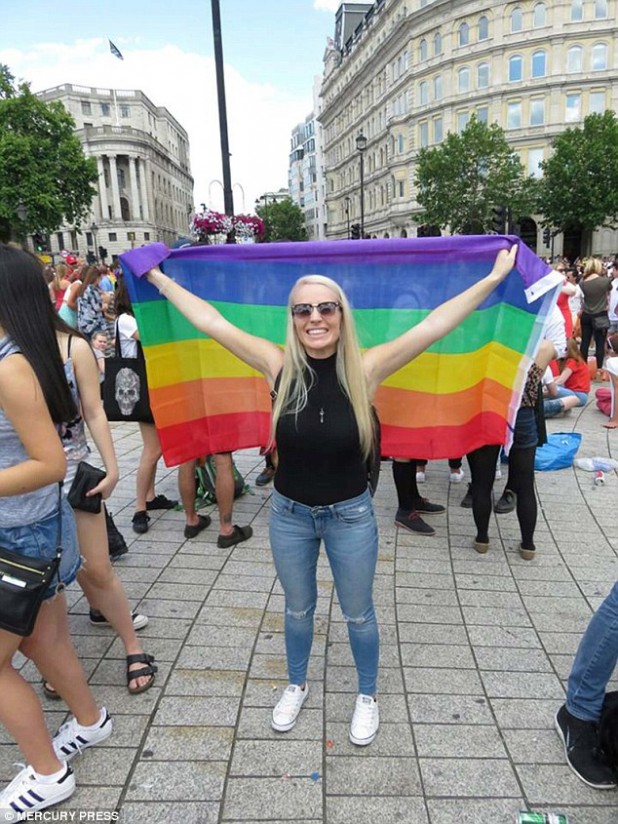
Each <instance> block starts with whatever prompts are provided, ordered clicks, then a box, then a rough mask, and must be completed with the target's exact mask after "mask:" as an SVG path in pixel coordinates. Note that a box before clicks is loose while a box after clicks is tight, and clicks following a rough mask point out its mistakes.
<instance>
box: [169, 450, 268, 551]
mask: <svg viewBox="0 0 618 824" xmlns="http://www.w3.org/2000/svg"><path fill="white" fill-rule="evenodd" d="M213 458H214V462H215V496H216V498H217V508H218V510H219V537H218V538H217V546H218V547H219V549H227V548H228V547H231V546H235V545H236V544H240V543H241V542H242V541H248V540H249V538H251V536H252V535H253V529H252V528H251V527H250V526H238V525H237V524H232V511H233V507H234V486H235V484H234V473H233V464H232V453H231V452H219V453H215V454H214V455H213ZM196 465H197V460H194V461H187V462H186V463H184V464H181V465H180V466H179V467H178V492H179V493H180V499H181V501H182V505H183V507H184V510H185V518H186V524H185V533H184V534H185V538H195V537H196V536H197V535H199V533H200V532H201V531H202V530H203V529H206V528H207V527H208V526H210V523H211V518H210V515H200V514H198V512H197V511H196V509H195V469H196Z"/></svg>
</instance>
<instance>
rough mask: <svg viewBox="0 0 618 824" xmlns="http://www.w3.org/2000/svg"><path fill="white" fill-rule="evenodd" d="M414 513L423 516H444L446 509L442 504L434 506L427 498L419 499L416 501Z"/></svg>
mask: <svg viewBox="0 0 618 824" xmlns="http://www.w3.org/2000/svg"><path fill="white" fill-rule="evenodd" d="M414 512H419V513H420V514H421V515H443V514H444V513H445V512H446V507H445V506H442V504H432V503H431V501H428V500H427V498H417V499H416V500H415V501H414Z"/></svg>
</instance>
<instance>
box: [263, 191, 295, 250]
mask: <svg viewBox="0 0 618 824" xmlns="http://www.w3.org/2000/svg"><path fill="white" fill-rule="evenodd" d="M255 211H256V213H257V214H258V216H259V217H261V218H262V220H263V221H264V235H263V236H262V243H274V242H275V241H281V240H307V230H306V229H305V216H304V215H303V212H302V209H300V207H298V206H297V205H296V204H295V203H294V202H293V201H292V199H291V198H289V197H286V198H285V199H284V200H280V201H278V202H277V203H266V204H262V205H261V206H258V207H257V208H256V210H255Z"/></svg>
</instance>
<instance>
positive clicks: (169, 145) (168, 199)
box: [38, 83, 193, 259]
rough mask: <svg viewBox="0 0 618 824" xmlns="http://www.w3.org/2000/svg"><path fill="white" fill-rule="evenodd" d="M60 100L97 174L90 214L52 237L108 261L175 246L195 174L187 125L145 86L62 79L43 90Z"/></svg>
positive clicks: (55, 243)
mask: <svg viewBox="0 0 618 824" xmlns="http://www.w3.org/2000/svg"><path fill="white" fill-rule="evenodd" d="M38 96H39V97H40V98H41V99H42V100H44V101H46V102H51V101H53V100H59V101H60V102H61V103H62V104H63V105H64V107H65V108H66V109H67V111H68V112H69V113H70V114H71V116H72V117H73V119H74V120H75V124H76V134H77V136H78V137H79V139H80V141H81V144H82V146H83V149H84V153H85V154H86V156H88V157H94V158H95V159H96V161H97V168H98V171H99V179H98V181H97V184H96V188H97V195H96V196H95V198H94V200H93V203H92V215H91V217H90V219H89V220H87V221H86V222H85V223H84V224H83V225H82V227H81V233H80V232H78V231H77V230H76V228H75V227H74V226H69V225H65V226H62V227H61V228H60V229H58V231H57V232H56V233H55V234H54V235H52V236H51V238H50V241H51V251H52V252H56V253H57V252H60V251H62V250H63V249H66V250H71V251H76V252H79V253H80V254H81V255H84V256H85V255H86V253H87V252H92V253H94V254H95V256H98V248H99V247H101V246H102V247H104V248H105V249H106V250H107V252H108V257H109V259H111V258H112V256H114V255H118V254H120V253H121V252H123V251H125V250H126V249H127V248H131V247H132V246H136V245H137V246H140V245H141V244H143V243H149V242H151V241H157V240H160V241H163V242H164V243H168V244H171V243H173V242H174V240H176V239H177V238H178V236H179V235H186V234H187V233H188V223H189V216H190V214H191V213H192V211H193V178H192V176H191V168H190V163H189V139H188V136H187V132H186V131H185V129H184V128H183V127H182V126H181V125H180V123H178V121H177V120H176V119H175V118H174V117H173V116H172V114H170V112H169V111H168V110H167V109H166V108H164V107H162V106H155V105H154V104H153V103H152V101H151V100H150V99H149V98H148V97H146V95H145V94H144V93H143V92H141V91H131V90H113V89H95V88H89V87H84V86H75V85H72V84H70V83H65V84H64V85H62V86H56V87H55V88H53V89H47V90H45V91H43V92H40V94H39V95H38Z"/></svg>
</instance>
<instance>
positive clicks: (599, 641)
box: [554, 581, 618, 790]
mask: <svg viewBox="0 0 618 824" xmlns="http://www.w3.org/2000/svg"><path fill="white" fill-rule="evenodd" d="M617 661H618V581H617V582H616V583H615V584H614V586H613V587H612V589H611V591H610V593H609V595H608V596H607V598H606V599H605V600H604V601H603V603H602V604H601V606H600V607H599V608H598V610H597V611H596V612H595V614H594V615H593V616H592V618H591V620H590V623H589V624H588V627H587V629H586V631H585V632H584V634H583V636H582V639H581V641H580V642H579V647H578V649H577V653H576V655H575V660H574V662H573V666H572V668H571V673H570V675H569V680H568V685H567V697H566V702H565V703H564V704H563V705H562V706H561V707H560V709H559V710H558V712H557V713H556V717H555V722H554V723H555V727H556V731H557V733H558V735H559V736H560V738H561V739H562V742H563V744H564V755H565V757H566V760H567V764H568V765H569V767H570V768H571V769H572V770H573V772H574V773H575V775H576V776H577V777H578V778H580V779H581V780H582V781H583V782H584V783H585V784H587V785H588V786H589V787H594V788H595V789H597V790H613V789H614V788H615V787H617V786H618V778H617V777H616V773H615V772H614V770H613V769H612V766H611V764H610V763H608V760H607V757H606V756H607V753H606V752H604V751H603V739H602V738H601V739H600V737H599V722H600V720H601V713H602V710H603V702H604V700H605V690H606V688H607V684H608V682H609V679H610V678H611V676H612V673H613V671H614V669H615V668H616V662H617ZM614 736H615V730H614ZM609 747H613V752H614V753H615V752H616V750H618V743H617V742H616V740H615V739H614V741H612V742H610V743H609V746H608V747H606V748H607V749H609Z"/></svg>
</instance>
